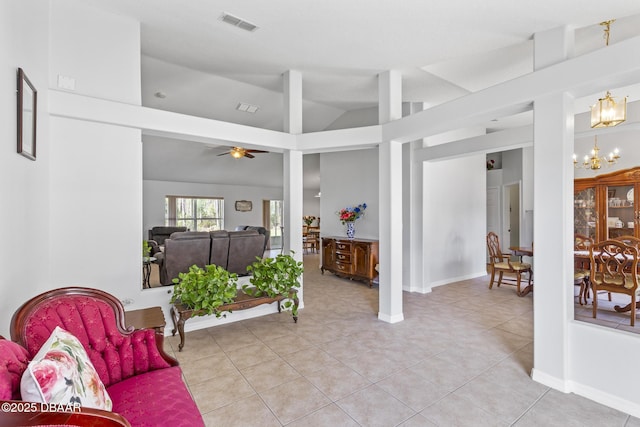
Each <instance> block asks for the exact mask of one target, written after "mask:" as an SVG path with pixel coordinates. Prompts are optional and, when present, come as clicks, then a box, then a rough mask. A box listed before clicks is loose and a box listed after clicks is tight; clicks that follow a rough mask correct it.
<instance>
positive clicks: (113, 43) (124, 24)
mask: <svg viewBox="0 0 640 427" xmlns="http://www.w3.org/2000/svg"><path fill="white" fill-rule="evenodd" d="M52 4H53V7H52V9H51V20H52V22H53V25H52V26H51V64H50V74H49V85H50V87H52V88H56V87H57V79H58V75H63V76H67V77H72V78H74V79H75V90H74V92H75V93H79V94H83V95H89V96H94V97H97V98H103V99H110V100H114V101H121V102H125V103H129V104H136V105H140V99H141V95H140V25H139V23H138V22H136V21H133V20H131V19H129V18H125V17H122V16H116V15H112V14H110V13H105V12H101V11H99V10H96V9H94V8H92V7H90V6H86V5H85V4H84V3H83V2H82V1H80V0H56V1H55V2H53V3H52Z"/></svg>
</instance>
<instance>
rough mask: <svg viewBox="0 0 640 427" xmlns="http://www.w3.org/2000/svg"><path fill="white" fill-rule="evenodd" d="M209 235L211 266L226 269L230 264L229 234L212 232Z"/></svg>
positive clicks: (219, 231)
mask: <svg viewBox="0 0 640 427" xmlns="http://www.w3.org/2000/svg"><path fill="white" fill-rule="evenodd" d="M209 234H210V235H211V253H210V255H209V264H214V265H218V266H220V267H222V268H224V269H226V268H227V263H228V262H229V232H228V231H226V230H216V231H211V232H210V233H209Z"/></svg>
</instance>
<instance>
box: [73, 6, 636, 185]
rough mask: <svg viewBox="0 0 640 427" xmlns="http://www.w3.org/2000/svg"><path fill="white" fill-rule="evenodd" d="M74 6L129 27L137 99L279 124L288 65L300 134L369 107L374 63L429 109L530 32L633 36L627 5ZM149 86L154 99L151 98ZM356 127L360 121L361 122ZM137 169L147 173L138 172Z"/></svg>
mask: <svg viewBox="0 0 640 427" xmlns="http://www.w3.org/2000/svg"><path fill="white" fill-rule="evenodd" d="M83 4H87V5H92V6H95V7H98V8H101V9H104V10H107V11H110V12H114V13H116V14H120V15H124V16H128V17H132V18H133V19H136V20H137V21H140V22H141V46H142V55H143V57H142V90H143V93H142V100H143V105H146V106H149V107H153V108H160V109H165V110H169V111H176V112H181V113H187V114H192V115H195V116H201V117H209V118H214V119H218V120H224V121H228V122H233V123H241V124H247V125H250V126H256V127H261V128H267V129H273V130H282V116H283V114H282V112H283V100H282V73H284V72H285V71H287V70H290V69H296V70H299V71H300V72H301V73H302V76H303V98H304V108H303V129H304V132H313V131H319V130H323V129H326V128H328V127H331V124H332V123H333V122H334V121H335V120H336V119H338V118H339V117H340V116H342V115H343V114H345V113H346V112H348V111H351V110H356V109H365V108H375V107H376V105H377V102H378V95H377V78H376V76H377V75H378V74H379V73H380V72H382V71H385V70H391V69H395V70H400V71H401V72H402V75H403V82H402V84H403V101H410V102H423V103H425V104H426V105H427V106H432V105H437V104H440V103H443V102H446V101H448V100H451V99H454V98H457V97H460V96H462V95H464V94H467V93H470V92H475V91H478V90H481V89H484V88H486V87H489V86H492V85H494V84H496V83H499V82H501V81H505V80H509V79H512V78H514V77H517V76H519V75H522V74H525V73H529V72H531V71H532V70H533V41H532V36H533V34H535V33H537V32H541V31H545V30H550V29H553V28H557V27H560V26H568V27H569V28H573V29H576V33H575V36H576V45H575V54H576V55H578V54H582V53H585V52H588V51H591V50H594V49H600V48H604V47H605V46H604V40H603V31H602V27H601V26H600V25H598V23H599V22H601V21H604V20H607V19H613V18H615V19H617V20H616V22H615V23H613V25H612V27H611V43H612V44H613V43H616V42H618V41H621V40H624V39H626V38H629V37H633V36H636V35H638V34H639V33H640V2H638V1H637V0H610V1H606V2H604V1H601V0H562V1H558V0H554V1H551V0H538V1H535V2H534V1H527V2H523V1H514V0H484V1H477V0H448V1H446V2H443V1H427V0H403V1H401V2H400V1H393V2H392V1H391V0H323V1H321V2H320V1H316V2H312V1H305V0H298V1H294V0H270V1H264V0H242V1H238V0H217V1H210V0H188V1H185V0H181V1H178V0H135V1H134V0H84V1H83ZM223 12H226V13H230V14H232V15H235V16H237V17H239V18H242V19H244V20H246V21H249V22H251V23H253V24H255V25H257V26H258V27H259V28H258V29H257V30H256V31H254V32H247V31H244V30H241V29H239V28H237V27H234V26H231V25H229V24H226V23H224V22H222V21H221V20H220V19H219V18H220V16H221V14H222V13H223ZM625 90H627V93H624V94H620V95H629V96H630V101H634V100H637V99H640V93H637V94H636V93H635V92H633V91H635V89H634V88H625ZM156 92H163V93H164V94H166V97H165V98H163V99H161V98H157V97H155V96H154V94H155V93H156ZM628 92H633V93H628ZM600 95H601V94H600ZM614 95H616V94H615V93H614ZM633 95H637V97H635V98H633ZM593 98H594V97H586V98H583V99H578V100H576V110H577V111H578V112H580V111H586V110H588V105H589V103H593V101H594V100H595V99H593ZM239 102H246V103H249V104H254V105H258V106H259V107H260V109H259V110H258V112H257V113H256V114H247V113H242V112H239V111H236V110H235V107H236V105H237V104H238V103H239ZM499 119H500V120H499V121H498V122H491V123H487V125H486V127H487V128H488V129H489V130H490V131H491V130H499V129H501V128H504V127H508V126H515V125H522V124H525V123H526V122H527V121H530V120H531V114H522V115H519V116H518V117H516V118H499ZM367 124H372V123H362V124H361V125H367ZM145 141H146V140H145ZM147 145H153V148H150V149H154V150H155V149H158V150H160V149H161V148H162V149H163V150H169V151H167V152H165V153H164V154H165V157H166V156H167V155H169V156H170V155H176V154H177V153H176V152H175V150H176V149H179V150H184V151H185V152H186V151H190V152H191V151H194V153H193V154H196V153H195V152H196V151H198V150H196V149H195V148H192V147H191V148H189V147H187V146H186V145H180V146H179V147H175V142H172V141H170V140H167V141H163V142H162V143H155V142H154V143H153V144H145V156H147V153H146V151H147ZM172 146H173V151H171V150H172ZM160 154H162V153H156V154H150V155H152V156H155V157H158V156H159V155H160ZM183 154H184V155H186V153H183ZM267 157H268V156H266V155H265V156H261V157H260V158H263V159H267ZM219 159H226V158H219ZM227 160H229V159H227ZM257 160H258V159H256V160H254V162H256V163H257ZM145 161H146V159H145ZM146 173H147V168H145V177H146Z"/></svg>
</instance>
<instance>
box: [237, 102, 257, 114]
mask: <svg viewBox="0 0 640 427" xmlns="http://www.w3.org/2000/svg"><path fill="white" fill-rule="evenodd" d="M259 109H260V107H259V106H257V105H251V104H247V103H246V102H241V103H239V104H238V106H237V107H236V110H238V111H242V112H244V113H251V114H255V113H256V111H258V110H259Z"/></svg>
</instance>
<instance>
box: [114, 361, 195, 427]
mask: <svg viewBox="0 0 640 427" xmlns="http://www.w3.org/2000/svg"><path fill="white" fill-rule="evenodd" d="M107 392H108V393H109V395H110V396H115V397H114V399H113V411H114V412H117V413H119V414H120V415H122V416H124V417H125V418H126V419H127V420H128V421H129V422H130V423H131V425H132V426H149V427H157V426H189V427H197V426H204V423H203V421H202V416H201V415H200V411H199V410H198V407H197V406H196V404H195V402H194V401H193V400H192V399H185V396H189V390H187V386H186V385H185V384H184V381H182V372H181V371H180V368H179V367H172V368H169V369H160V370H157V371H152V372H148V373H146V374H142V375H136V376H135V377H133V378H130V379H128V380H127V381H123V382H121V383H118V384H115V385H113V386H111V387H109V388H108V389H107ZM149 396H153V398H149Z"/></svg>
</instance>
